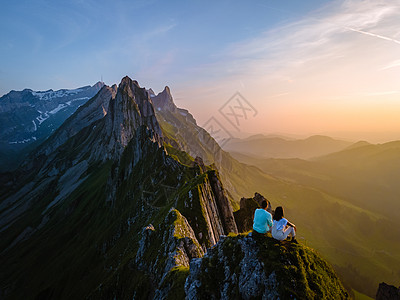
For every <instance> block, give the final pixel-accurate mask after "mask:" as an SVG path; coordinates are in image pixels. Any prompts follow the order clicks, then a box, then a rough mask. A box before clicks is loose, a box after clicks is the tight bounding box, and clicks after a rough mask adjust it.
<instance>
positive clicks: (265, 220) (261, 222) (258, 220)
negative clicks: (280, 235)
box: [253, 200, 272, 234]
mask: <svg viewBox="0 0 400 300" xmlns="http://www.w3.org/2000/svg"><path fill="white" fill-rule="evenodd" d="M267 208H268V202H267V200H264V201H263V202H262V203H261V208H257V209H256V210H255V212H254V221H253V232H255V233H256V234H257V233H259V234H265V233H267V232H268V231H269V230H270V227H271V226H272V215H271V214H270V213H269V212H268V211H267Z"/></svg>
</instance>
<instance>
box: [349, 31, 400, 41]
mask: <svg viewBox="0 0 400 300" xmlns="http://www.w3.org/2000/svg"><path fill="white" fill-rule="evenodd" d="M345 28H346V29H348V30H351V31H354V32H358V33H362V34H365V35H369V36H373V37H377V38H379V39H382V40H386V41H390V42H394V43H396V44H399V45H400V41H399V40H396V39H393V38H390V37H387V36H383V35H380V34H375V33H371V32H367V31H363V30H358V29H354V28H350V27H345Z"/></svg>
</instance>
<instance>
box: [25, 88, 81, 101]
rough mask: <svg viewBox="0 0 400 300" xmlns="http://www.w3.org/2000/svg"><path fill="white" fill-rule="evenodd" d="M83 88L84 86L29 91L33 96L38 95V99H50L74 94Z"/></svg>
mask: <svg viewBox="0 0 400 300" xmlns="http://www.w3.org/2000/svg"><path fill="white" fill-rule="evenodd" d="M83 90H84V88H79V89H74V90H59V91H53V90H48V91H45V92H35V91H32V92H31V93H32V95H33V96H36V97H38V98H39V99H40V100H51V99H53V98H60V97H65V96H70V95H75V94H78V93H79V92H82V91H83Z"/></svg>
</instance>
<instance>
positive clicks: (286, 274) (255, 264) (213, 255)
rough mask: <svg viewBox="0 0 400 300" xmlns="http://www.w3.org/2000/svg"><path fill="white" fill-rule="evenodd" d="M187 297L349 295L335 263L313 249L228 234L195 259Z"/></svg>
mask: <svg viewBox="0 0 400 300" xmlns="http://www.w3.org/2000/svg"><path fill="white" fill-rule="evenodd" d="M185 293H186V299H347V298H348V294H347V292H346V291H345V289H344V288H343V285H342V284H341V282H340V280H339V279H338V277H337V276H336V275H335V273H334V271H333V269H332V268H331V267H330V266H329V265H328V264H327V263H326V262H325V261H324V260H323V259H322V258H321V257H319V256H318V255H317V254H316V253H315V252H314V251H312V250H311V249H309V248H307V247H304V246H302V245H294V244H290V243H279V242H277V241H275V240H274V239H272V238H264V239H262V240H254V239H253V238H252V237H250V236H242V235H241V236H236V237H225V238H223V239H221V240H220V241H219V242H218V243H217V245H215V247H213V248H211V249H209V250H208V251H207V253H206V254H205V255H204V257H203V258H199V259H193V260H192V261H191V263H190V272H189V275H188V277H187V279H186V283H185Z"/></svg>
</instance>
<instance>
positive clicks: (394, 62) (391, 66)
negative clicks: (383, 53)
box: [381, 59, 400, 70]
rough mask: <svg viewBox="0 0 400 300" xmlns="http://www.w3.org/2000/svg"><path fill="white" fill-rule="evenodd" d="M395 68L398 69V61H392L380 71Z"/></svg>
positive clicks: (399, 62)
mask: <svg viewBox="0 0 400 300" xmlns="http://www.w3.org/2000/svg"><path fill="white" fill-rule="evenodd" d="M395 67H400V59H398V60H395V61H392V62H391V63H389V64H388V65H386V66H384V67H383V68H381V70H387V69H391V68H395Z"/></svg>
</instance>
